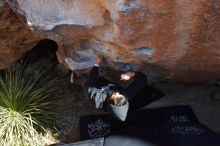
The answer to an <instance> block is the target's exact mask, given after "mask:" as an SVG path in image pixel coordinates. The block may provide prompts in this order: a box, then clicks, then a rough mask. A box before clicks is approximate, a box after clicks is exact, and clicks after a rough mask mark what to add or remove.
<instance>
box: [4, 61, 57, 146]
mask: <svg viewBox="0 0 220 146" xmlns="http://www.w3.org/2000/svg"><path fill="white" fill-rule="evenodd" d="M56 83H57V79H50V78H49V77H46V76H45V72H43V73H42V74H41V75H39V77H37V78H32V77H24V65H17V66H14V67H12V68H10V69H7V70H6V71H5V72H4V73H1V74H0V145H3V146H26V145H27V146H28V145H34V146H36V145H45V144H46V143H47V142H48V141H46V140H45V139H44V138H43V133H45V132H46V131H47V130H46V127H47V124H48V123H49V122H50V121H51V120H52V118H53V114H54V112H53V107H54V104H53V102H51V101H50V100H49V97H50V95H51V93H53V92H54V91H55V90H56Z"/></svg>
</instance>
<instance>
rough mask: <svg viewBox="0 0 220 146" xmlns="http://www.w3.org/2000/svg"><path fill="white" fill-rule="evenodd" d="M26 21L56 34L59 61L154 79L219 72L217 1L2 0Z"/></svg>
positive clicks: (209, 77)
mask: <svg viewBox="0 0 220 146" xmlns="http://www.w3.org/2000/svg"><path fill="white" fill-rule="evenodd" d="M6 1H7V2H8V3H9V4H10V6H11V8H12V9H13V10H14V11H16V12H17V13H19V14H20V15H21V17H22V18H23V20H24V21H25V23H26V24H27V25H28V26H29V27H30V28H31V29H32V30H33V31H34V32H36V33H38V34H40V35H41V36H43V37H46V38H49V39H52V40H55V41H56V42H57V43H58V45H59V50H58V52H57V56H58V59H59V61H60V62H61V63H63V64H65V66H66V67H68V68H70V69H71V70H76V69H82V68H88V67H89V66H92V64H93V62H94V60H95V54H96V53H99V54H101V55H103V56H104V57H105V58H106V60H107V62H106V63H105V65H107V66H111V67H114V68H118V69H124V70H127V67H129V69H138V70H142V71H145V72H146V73H148V74H149V75H150V78H151V79H152V80H154V79H157V80H160V79H169V80H175V81H185V82H209V83H210V82H214V81H215V80H218V79H219V78H220V60H219V58H220V41H218V38H220V1H219V0H214V1H207V0H193V1H192V0H169V1H164V0H65V1H63V0H53V2H51V1H50V0H38V1H27V0H6Z"/></svg>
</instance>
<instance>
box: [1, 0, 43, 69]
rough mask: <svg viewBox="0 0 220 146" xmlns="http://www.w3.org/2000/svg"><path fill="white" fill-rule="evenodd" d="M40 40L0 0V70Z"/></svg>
mask: <svg viewBox="0 0 220 146" xmlns="http://www.w3.org/2000/svg"><path fill="white" fill-rule="evenodd" d="M40 39H41V38H40V37H39V36H38V35H35V34H33V33H32V32H31V31H30V29H29V28H28V27H27V26H26V25H25V24H24V23H23V22H22V21H21V19H20V18H19V17H18V16H17V15H16V14H15V13H14V12H13V11H12V10H11V9H10V7H9V5H8V4H7V3H5V2H4V1H2V0H0V69H3V68H6V67H8V66H9V65H10V64H12V63H14V62H15V61H16V60H18V59H20V58H21V56H22V55H23V54H24V53H25V52H26V51H27V50H29V49H31V48H32V46H34V45H35V44H36V43H37V42H38V41H39V40H40Z"/></svg>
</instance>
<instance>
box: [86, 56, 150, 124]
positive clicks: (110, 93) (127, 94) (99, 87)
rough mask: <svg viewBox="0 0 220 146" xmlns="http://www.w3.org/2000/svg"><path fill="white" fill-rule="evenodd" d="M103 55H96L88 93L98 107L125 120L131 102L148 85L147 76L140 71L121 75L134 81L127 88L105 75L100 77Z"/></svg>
mask: <svg viewBox="0 0 220 146" xmlns="http://www.w3.org/2000/svg"><path fill="white" fill-rule="evenodd" d="M100 62H101V57H100V56H96V63H95V64H94V66H93V68H92V70H91V72H90V75H89V77H88V81H87V83H86V85H85V86H87V87H86V88H87V90H88V95H89V97H90V98H91V99H92V100H93V101H94V103H95V106H96V108H97V109H104V110H107V111H110V112H111V113H112V114H113V115H114V116H115V117H116V118H118V119H119V120H121V121H125V119H126V117H127V112H128V109H129V102H130V101H132V100H134V99H135V97H136V95H137V94H138V93H139V92H140V91H141V90H142V89H143V88H144V87H145V86H146V85H147V77H146V76H145V75H144V74H143V73H140V72H128V73H125V74H122V75H121V80H124V81H128V80H130V79H131V78H134V81H133V82H132V83H131V84H130V85H129V87H127V88H122V87H120V86H119V85H117V84H113V83H111V82H110V81H109V80H107V79H106V78H104V77H99V64H100Z"/></svg>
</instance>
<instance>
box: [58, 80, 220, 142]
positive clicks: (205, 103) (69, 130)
mask: <svg viewBox="0 0 220 146" xmlns="http://www.w3.org/2000/svg"><path fill="white" fill-rule="evenodd" d="M64 81H65V85H64V88H62V89H61V90H59V92H58V93H57V95H56V96H57V97H58V102H59V106H58V107H57V112H58V113H59V114H58V115H59V116H58V117H57V119H56V128H57V130H58V131H59V135H60V136H59V140H60V142H61V143H73V142H76V141H79V120H80V116H83V115H88V114H100V113H102V111H98V110H96V109H95V108H94V106H93V105H92V104H91V103H90V101H89V100H88V98H86V97H85V95H84V94H83V92H82V90H81V89H80V87H78V86H76V85H74V84H71V83H70V82H69V78H68V77H65V80H64ZM152 86H154V87H155V88H157V89H160V90H161V91H163V92H164V93H165V96H164V97H162V98H161V99H159V100H157V101H155V102H153V103H151V104H149V105H147V106H146V107H145V108H156V107H163V106H171V105H190V106H191V107H192V109H193V110H194V112H195V114H196V115H197V117H198V119H199V121H200V122H201V123H202V124H204V125H206V126H208V127H209V128H210V129H212V130H213V131H215V132H217V133H219V134H220V124H219V123H220V86H217V85H212V86H208V85H201V84H191V85H185V84H176V83H158V84H154V85H152Z"/></svg>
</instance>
